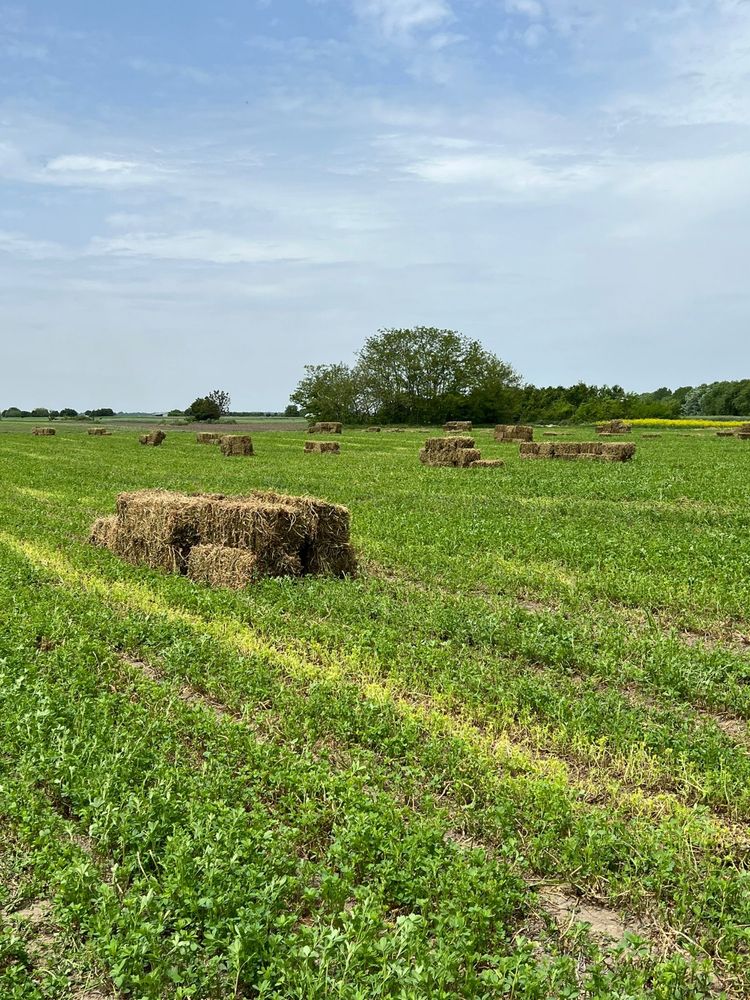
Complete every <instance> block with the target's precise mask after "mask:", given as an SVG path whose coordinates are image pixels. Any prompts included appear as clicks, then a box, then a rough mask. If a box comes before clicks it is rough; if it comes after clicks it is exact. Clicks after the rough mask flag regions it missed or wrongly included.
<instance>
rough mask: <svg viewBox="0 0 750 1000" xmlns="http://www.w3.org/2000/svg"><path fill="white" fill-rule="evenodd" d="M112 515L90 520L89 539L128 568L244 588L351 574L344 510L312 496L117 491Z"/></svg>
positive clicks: (351, 554)
mask: <svg viewBox="0 0 750 1000" xmlns="http://www.w3.org/2000/svg"><path fill="white" fill-rule="evenodd" d="M116 511H117V512H116V514H114V515H112V516H110V517H103V518H99V519H98V520H97V521H95V522H94V524H93V526H92V528H91V533H90V536H89V541H90V542H91V543H92V544H94V545H98V546H101V547H103V548H107V549H109V550H110V551H112V552H114V553H115V554H116V555H118V556H120V557H121V558H122V559H125V560H127V561H128V562H130V563H133V564H134V565H145V566H149V567H151V568H152V569H163V570H166V571H167V572H170V573H180V574H182V575H187V576H189V577H190V578H191V579H193V580H196V581H198V582H202V583H207V584H209V585H210V586H221V587H244V586H246V585H247V584H248V583H251V582H252V581H253V580H256V579H259V578H261V577H264V576H301V575H303V574H308V573H315V574H319V573H325V574H332V575H337V576H343V575H346V574H353V573H354V572H355V570H356V559H355V555H354V549H353V548H352V545H351V542H350V537H349V530H350V515H349V511H348V510H347V509H346V507H341V506H339V505H338V504H332V503H328V502H327V501H325V500H317V499H315V498H313V497H293V496H284V495H282V494H278V493H273V492H261V491H258V492H254V493H251V494H249V495H247V496H241V497H226V496H224V495H222V494H199V495H195V496H190V495H187V494H184V493H173V492H169V491H167V490H141V491H138V492H136V493H121V494H120V495H119V496H118V498H117V507H116Z"/></svg>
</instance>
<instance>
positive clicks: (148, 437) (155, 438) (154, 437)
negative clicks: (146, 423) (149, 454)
mask: <svg viewBox="0 0 750 1000" xmlns="http://www.w3.org/2000/svg"><path fill="white" fill-rule="evenodd" d="M166 436H167V435H166V434H165V433H164V431H151V433H150V434H141V436H140V437H139V438H138V441H139V442H140V443H141V444H147V445H150V446H151V447H152V448H158V447H159V445H160V444H161V443H162V441H163V440H164V438H165V437H166Z"/></svg>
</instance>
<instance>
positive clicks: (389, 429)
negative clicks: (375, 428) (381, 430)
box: [385, 427, 406, 434]
mask: <svg viewBox="0 0 750 1000" xmlns="http://www.w3.org/2000/svg"><path fill="white" fill-rule="evenodd" d="M385 433H386V434H405V433H406V431H405V430H404V428H403V427H386V429H385Z"/></svg>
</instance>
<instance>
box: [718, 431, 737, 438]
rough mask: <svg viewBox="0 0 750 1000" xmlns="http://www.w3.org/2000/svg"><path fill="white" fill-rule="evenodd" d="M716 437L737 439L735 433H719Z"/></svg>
mask: <svg viewBox="0 0 750 1000" xmlns="http://www.w3.org/2000/svg"><path fill="white" fill-rule="evenodd" d="M716 437H717V438H733V437H736V435H735V432H734V431H717V432H716Z"/></svg>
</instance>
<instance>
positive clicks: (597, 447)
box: [579, 441, 606, 458]
mask: <svg viewBox="0 0 750 1000" xmlns="http://www.w3.org/2000/svg"><path fill="white" fill-rule="evenodd" d="M605 448H606V445H605V444H604V442H603V441H580V442H579V453H580V456H581V458H601V455H602V452H603V451H604V449H605Z"/></svg>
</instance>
